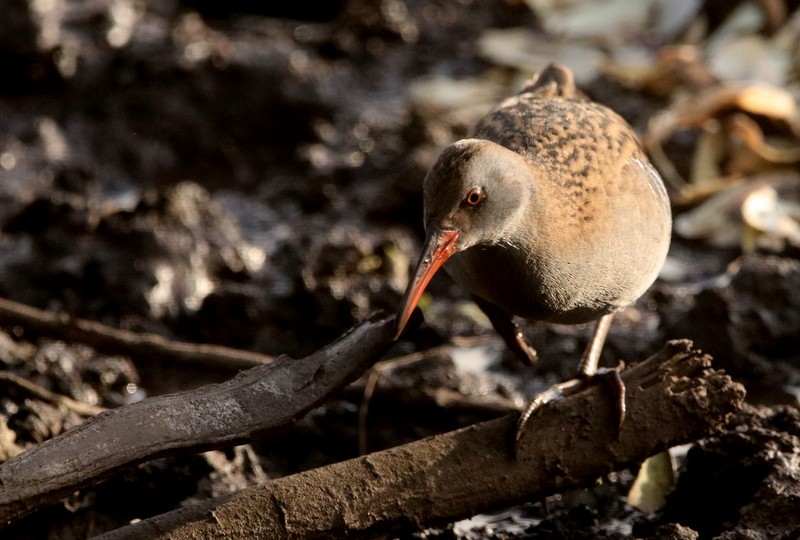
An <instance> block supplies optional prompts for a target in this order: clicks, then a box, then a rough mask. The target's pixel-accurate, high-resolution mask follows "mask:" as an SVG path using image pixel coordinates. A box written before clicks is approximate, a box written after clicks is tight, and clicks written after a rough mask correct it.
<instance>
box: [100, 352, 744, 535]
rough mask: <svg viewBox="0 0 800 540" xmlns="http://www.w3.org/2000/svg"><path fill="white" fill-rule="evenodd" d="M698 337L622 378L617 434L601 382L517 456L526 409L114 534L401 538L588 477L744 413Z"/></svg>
mask: <svg viewBox="0 0 800 540" xmlns="http://www.w3.org/2000/svg"><path fill="white" fill-rule="evenodd" d="M710 366H711V359H710V358H709V357H708V356H707V355H704V354H702V353H700V352H699V351H697V350H694V349H692V347H691V343H690V342H688V341H674V342H670V343H669V344H668V345H667V346H666V347H665V348H664V349H663V350H661V351H660V352H659V353H658V354H656V355H654V356H653V357H651V358H649V359H648V360H646V361H644V362H642V363H640V364H638V365H635V366H633V367H632V368H630V369H628V370H626V371H624V372H623V374H622V379H623V381H624V382H625V384H626V386H627V406H628V414H627V417H626V420H625V423H624V425H623V426H622V428H621V430H620V432H619V437H618V438H617V437H616V434H617V432H616V427H615V426H616V420H617V414H616V411H615V410H614V400H613V399H612V396H611V395H610V394H609V389H608V388H606V387H605V386H602V385H599V386H595V387H592V388H590V389H588V390H587V391H585V392H581V393H579V394H577V395H574V396H571V397H569V398H566V399H563V400H560V401H556V402H553V403H551V404H549V405H548V406H547V407H545V408H544V409H542V410H541V411H540V412H539V413H538V414H536V415H535V416H534V417H532V418H531V419H530V421H529V423H528V424H527V431H526V433H525V436H524V437H523V440H522V441H521V442H522V444H521V446H520V448H519V451H518V454H517V456H516V459H515V457H514V455H513V452H512V448H513V444H512V441H513V434H514V430H515V423H516V415H508V416H505V417H502V418H499V419H497V420H492V421H489V422H484V423H480V424H476V425H473V426H470V427H467V428H464V429H461V430H458V431H454V432H450V433H446V434H443V435H439V436H434V437H431V438H427V439H424V440H420V441H416V442H413V443H410V444H406V445H404V446H400V447H396V448H392V449H389V450H385V451H382V452H376V453H373V454H369V455H366V456H363V457H360V458H356V459H352V460H349V461H345V462H341V463H337V464H333V465H330V466H327V467H322V468H319V469H315V470H310V471H306V472H303V473H300V474H295V475H292V476H288V477H284V478H281V479H278V480H275V481H272V482H269V483H267V484H265V485H263V486H259V487H255V488H251V489H247V490H243V491H241V492H239V493H236V494H234V495H230V496H227V497H224V498H220V499H216V500H212V501H209V502H206V503H203V504H198V505H194V506H189V507H185V508H181V509H178V510H174V511H172V512H169V513H167V514H163V515H161V516H156V517H154V518H151V519H148V520H145V521H143V522H141V523H138V524H136V525H132V526H127V527H124V528H121V529H117V530H116V531H111V532H109V533H106V534H105V535H103V538H105V539H106V540H109V539H113V540H120V539H132V538H142V537H147V538H153V537H163V538H170V539H175V540H181V539H188V538H192V539H195V540H196V539H204V538H212V537H213V538H220V537H225V538H341V537H345V536H346V537H348V538H352V537H371V536H375V535H386V534H397V533H399V532H402V531H404V530H409V529H415V528H419V527H424V526H430V525H435V524H440V523H443V522H447V521H450V520H455V519H459V518H465V517H468V516H471V515H474V514H476V513H478V512H483V511H487V510H491V509H494V508H498V507H503V506H506V505H510V504H513V503H517V502H520V501H525V500H531V499H535V498H538V497H542V496H544V495H547V494H549V493H553V492H557V491H560V490H563V489H567V488H571V487H576V486H581V485H587V484H590V483H592V482H594V481H595V480H596V479H597V478H598V477H600V476H602V475H604V474H606V473H609V472H611V471H613V470H620V469H623V468H625V467H627V466H630V465H632V464H635V463H637V462H641V461H643V460H644V459H645V458H647V457H648V456H650V455H653V454H655V453H657V452H660V451H662V450H664V449H666V448H669V447H671V446H674V445H677V444H682V443H686V442H689V441H693V440H696V439H698V438H702V437H704V436H707V435H709V434H711V433H713V432H714V431H715V430H717V429H718V428H720V426H721V425H723V424H724V422H725V421H726V420H727V418H728V417H729V416H730V415H731V414H732V413H734V412H736V411H737V410H738V409H739V408H740V406H741V402H742V400H743V398H744V389H743V387H742V386H741V385H739V384H737V383H734V382H732V381H731V379H730V378H729V377H728V376H726V375H725V374H724V373H722V372H721V371H714V370H712V369H711V367H710Z"/></svg>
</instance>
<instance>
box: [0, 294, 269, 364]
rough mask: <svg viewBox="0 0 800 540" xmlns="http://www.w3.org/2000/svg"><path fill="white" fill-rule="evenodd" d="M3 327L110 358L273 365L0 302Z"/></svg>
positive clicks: (253, 356)
mask: <svg viewBox="0 0 800 540" xmlns="http://www.w3.org/2000/svg"><path fill="white" fill-rule="evenodd" d="M0 324H5V325H19V326H22V327H23V328H26V329H28V330H31V331H34V332H38V333H40V334H42V335H45V336H48V337H52V338H55V339H63V340H64V341H72V342H78V343H83V344H85V345H89V346H90V347H92V348H94V349H96V350H97V351H100V352H103V353H106V354H121V355H125V356H130V357H135V358H147V359H150V360H167V361H170V362H174V361H181V362H192V363H199V364H204V365H207V366H213V367H219V368H224V369H229V370H231V371H239V370H243V369H249V368H252V367H255V366H261V365H264V364H269V363H270V362H272V361H273V358H272V357H271V356H267V355H263V354H258V353H254V352H249V351H242V350H239V349H231V348H228V347H222V346H219V345H205V344H196V343H186V342H180V341H171V340H169V339H167V338H165V337H163V336H159V335H157V334H139V333H135V332H129V331H127V330H120V329H117V328H112V327H110V326H106V325H104V324H100V323H98V322H94V321H87V320H84V319H75V318H72V317H70V316H69V315H67V314H66V313H53V312H49V311H42V310H40V309H36V308H33V307H31V306H27V305H25V304H20V303H17V302H13V301H11V300H8V299H5V298H0Z"/></svg>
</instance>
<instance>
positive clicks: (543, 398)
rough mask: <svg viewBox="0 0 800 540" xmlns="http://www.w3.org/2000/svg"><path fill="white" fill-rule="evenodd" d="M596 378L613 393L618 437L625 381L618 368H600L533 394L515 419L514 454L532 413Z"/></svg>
mask: <svg viewBox="0 0 800 540" xmlns="http://www.w3.org/2000/svg"><path fill="white" fill-rule="evenodd" d="M598 380H599V381H601V382H604V383H605V384H607V385H608V386H609V388H610V389H611V391H612V392H613V394H614V401H615V410H616V413H617V422H616V428H617V429H616V434H615V435H616V437H617V438H619V433H620V430H621V429H622V424H623V422H624V421H625V410H626V407H625V393H626V391H625V383H623V382H622V378H621V377H620V368H618V367H616V368H601V369H598V370H597V371H596V372H595V373H594V374H592V375H581V376H579V377H576V378H574V379H570V380H568V381H564V382H561V383H558V384H555V385H553V386H551V387H550V388H548V389H547V390H545V391H543V392H541V393H539V394H536V395H535V396H533V398H532V399H531V400H530V401H529V402H528V404H527V406H526V407H525V409H524V410H523V411H522V413H521V414H520V417H519V420H518V421H517V430H516V433H515V435H514V454H515V455H516V454H517V453H518V452H517V450H518V448H519V445H520V441H521V440H522V436H523V434H524V433H525V426H526V425H527V423H528V420H529V419H530V418H531V416H533V414H534V413H536V412H537V411H539V410H540V409H541V408H542V407H544V406H545V405H546V404H547V403H549V402H551V401H554V400H557V399H561V398H563V397H567V396H571V395H573V394H576V393H578V392H580V391H582V390H584V389H586V388H587V387H588V386H591V385H593V384H594V383H595V381H598Z"/></svg>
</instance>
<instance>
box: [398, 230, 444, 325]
mask: <svg viewBox="0 0 800 540" xmlns="http://www.w3.org/2000/svg"><path fill="white" fill-rule="evenodd" d="M456 240H458V231H453V230H440V229H432V230H431V231H430V233H428V237H427V238H426V239H425V247H424V248H423V249H422V255H420V258H419V262H418V263H417V267H416V269H415V270H414V276H413V277H412V278H411V282H410V283H409V284H408V288H407V289H406V293H405V295H403V301H402V302H401V304H400V311H399V312H398V314H397V333H396V334H395V336H394V339H397V338H398V337H400V334H402V333H403V328H405V326H406V323H407V322H408V319H409V317H411V313H412V312H413V311H414V308H415V307H416V305H417V302H419V298H420V297H421V296H422V293H423V292H424V291H425V287H427V286H428V282H429V281H430V280H431V278H432V277H433V275H434V274H435V273H436V271H437V270H438V269H439V268H440V267H441V266H442V265H443V264H444V262H445V261H446V260H447V259H449V258H450V256H451V255H452V254H453V253H455V252H456Z"/></svg>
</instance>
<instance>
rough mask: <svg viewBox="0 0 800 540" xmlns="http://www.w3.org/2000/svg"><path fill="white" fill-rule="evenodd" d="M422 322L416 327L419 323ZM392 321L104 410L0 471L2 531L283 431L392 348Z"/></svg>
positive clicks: (367, 325) (372, 322)
mask: <svg viewBox="0 0 800 540" xmlns="http://www.w3.org/2000/svg"><path fill="white" fill-rule="evenodd" d="M417 322H418V321H417ZM394 324H395V323H394V317H373V318H372V319H370V320H367V321H365V322H364V323H362V324H360V325H359V326H356V327H355V328H353V329H352V330H350V331H349V332H348V333H346V334H344V335H343V336H342V337H340V338H339V339H338V340H336V341H335V342H333V343H332V344H330V345H328V346H327V347H324V348H323V349H320V350H319V351H317V352H315V353H314V354H311V355H310V356H307V357H305V358H302V359H300V360H294V359H291V358H288V357H281V358H278V359H276V360H275V361H274V362H273V363H271V364H269V365H263V366H258V367H254V368H251V369H249V370H247V371H243V372H241V373H239V374H238V375H236V376H235V377H234V378H232V379H230V380H228V381H226V382H224V383H221V384H216V385H209V386H204V387H202V388H199V389H196V390H193V391H189V392H181V393H176V394H170V395H164V396H158V397H154V398H151V399H146V400H144V401H141V402H139V403H135V404H132V405H128V406H125V407H120V408H118V409H114V410H110V411H106V412H104V413H101V414H99V415H97V416H95V417H94V418H91V419H90V420H88V421H86V422H84V423H83V424H81V425H79V426H77V427H75V428H73V429H70V430H68V431H66V432H64V433H63V434H61V435H60V436H58V437H55V438H53V439H50V440H48V441H45V442H43V443H42V444H40V445H38V446H36V447H34V448H32V449H30V450H28V451H26V452H23V453H22V454H19V455H17V456H15V457H13V458H11V459H9V460H8V461H6V462H5V463H2V464H0V525H1V524H3V523H9V522H10V521H11V520H14V519H16V518H18V517H21V516H23V515H25V514H27V513H30V512H32V511H34V510H36V509H38V508H41V507H43V506H46V505H48V504H52V503H54V502H56V501H58V500H59V499H61V498H63V497H65V496H67V495H69V494H71V493H73V492H74V491H75V490H77V489H80V488H82V487H85V486H87V485H91V484H93V483H96V482H97V481H99V480H100V479H102V478H103V477H105V476H107V475H109V474H111V473H112V472H114V471H116V470H118V469H120V468H122V467H125V466H130V465H134V464H137V463H142V462H144V461H147V460H150V459H153V458H155V457H160V456H165V455H171V454H176V453H186V452H193V451H200V450H206V449H210V448H218V447H222V446H232V445H235V444H240V443H244V442H248V441H252V440H254V439H257V438H263V437H264V436H266V435H267V434H268V433H270V432H272V431H275V430H279V429H281V428H283V427H285V426H287V425H289V424H291V423H292V422H294V421H295V420H296V419H297V418H299V417H300V416H302V415H303V414H304V413H305V412H307V411H308V410H309V409H311V408H313V407H314V406H316V405H318V404H319V403H320V402H321V401H322V400H324V399H325V398H326V397H327V396H328V395H330V394H331V393H332V392H334V391H336V390H337V389H339V388H341V387H343V386H344V385H346V384H347V383H349V382H351V381H353V380H354V379H356V378H357V377H358V376H360V375H361V374H362V373H363V372H364V371H365V370H366V369H368V368H369V367H370V366H371V365H372V364H373V363H374V362H375V361H376V360H377V359H378V358H379V357H380V356H381V355H382V354H383V353H384V352H385V351H386V350H387V348H388V347H389V346H390V345H391V343H392V341H393V340H392V338H393V333H394Z"/></svg>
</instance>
